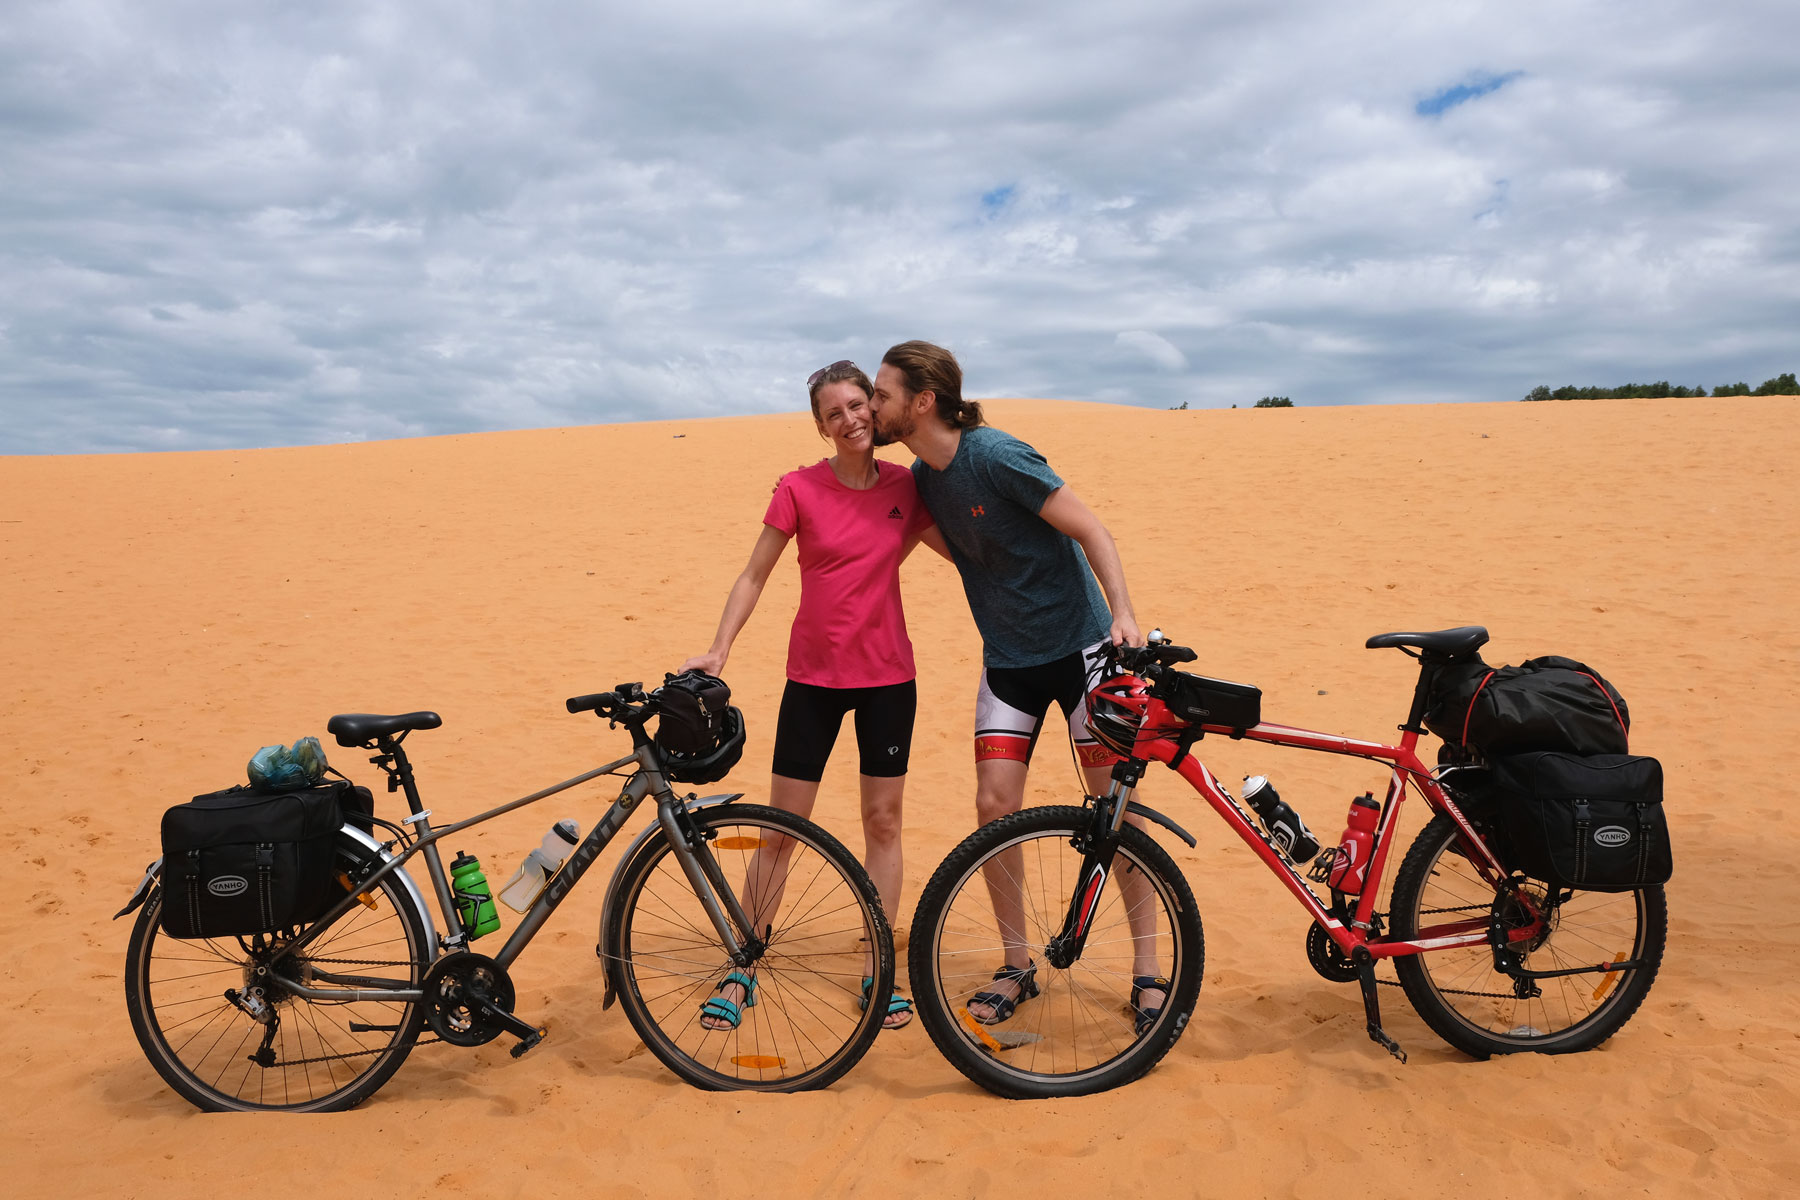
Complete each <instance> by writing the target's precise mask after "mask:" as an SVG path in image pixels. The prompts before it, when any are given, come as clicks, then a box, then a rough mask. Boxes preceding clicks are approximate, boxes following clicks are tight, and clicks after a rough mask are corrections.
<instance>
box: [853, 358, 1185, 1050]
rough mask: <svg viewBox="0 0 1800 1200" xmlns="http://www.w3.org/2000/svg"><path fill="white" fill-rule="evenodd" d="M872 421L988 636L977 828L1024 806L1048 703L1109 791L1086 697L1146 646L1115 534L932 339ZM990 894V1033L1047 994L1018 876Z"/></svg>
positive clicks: (906, 362) (1149, 1001) (884, 394)
mask: <svg viewBox="0 0 1800 1200" xmlns="http://www.w3.org/2000/svg"><path fill="white" fill-rule="evenodd" d="M871 412H872V413H873V415H874V419H875V444H876V445H878V446H882V445H891V444H892V443H894V442H903V443H905V445H906V447H907V448H908V449H909V450H911V451H912V452H913V453H914V454H916V455H918V460H917V461H916V462H914V463H913V468H912V469H913V479H914V480H915V482H916V483H917V484H918V488H919V498H920V499H922V500H923V501H924V502H925V507H926V508H927V509H929V510H930V512H931V516H932V519H933V520H934V521H936V522H937V527H938V529H939V531H940V532H941V533H942V534H943V537H944V541H945V542H946V543H947V544H948V546H949V549H950V561H951V562H953V563H954V564H955V565H956V569H957V573H958V574H960V575H961V576H962V584H963V593H964V594H965V595H966V596H967V597H968V600H969V611H970V613H971V614H972V615H973V616H974V618H975V627H976V629H978V630H979V631H980V632H981V643H982V668H983V669H982V672H981V684H980V687H979V688H978V690H977V692H976V701H975V813H976V817H977V819H978V822H979V823H980V824H983V825H985V824H987V823H988V822H989V821H993V820H997V819H999V818H1000V817H1003V816H1006V815H1007V814H1008V813H1013V812H1017V811H1018V810H1019V807H1020V805H1022V804H1023V803H1024V799H1025V778H1026V771H1027V769H1028V767H1029V764H1030V762H1031V753H1032V750H1033V748H1034V747H1035V746H1036V744H1037V738H1038V734H1039V732H1040V731H1041V729H1042V727H1043V721H1044V716H1045V714H1046V713H1047V712H1048V710H1049V706H1050V704H1051V702H1052V701H1054V702H1055V703H1056V704H1057V706H1058V707H1060V708H1061V709H1062V711H1063V716H1064V717H1065V718H1066V719H1067V721H1068V723H1069V732H1070V734H1071V736H1072V737H1073V738H1074V741H1075V750H1076V755H1077V757H1078V759H1079V760H1080V762H1081V765H1082V768H1083V773H1084V774H1085V775H1086V776H1087V784H1088V789H1089V790H1090V791H1091V792H1094V793H1095V794H1099V793H1101V792H1104V791H1105V790H1106V789H1107V787H1108V786H1109V782H1110V778H1109V775H1110V769H1111V763H1112V762H1113V761H1114V760H1113V757H1112V755H1111V754H1109V753H1108V752H1107V751H1106V749H1105V748H1104V747H1102V746H1100V745H1099V744H1098V743H1096V742H1095V741H1094V740H1093V739H1092V738H1091V737H1089V736H1088V732H1087V714H1086V710H1085V708H1084V706H1083V703H1082V701H1083V699H1084V697H1085V696H1086V694H1087V691H1088V688H1089V687H1090V686H1091V682H1092V681H1091V677H1090V670H1091V659H1090V655H1091V652H1092V651H1093V650H1094V649H1095V648H1096V647H1097V646H1099V644H1100V643H1101V642H1102V641H1106V640H1110V641H1112V643H1113V644H1114V645H1117V644H1119V643H1121V642H1129V643H1130V644H1132V645H1134V646H1141V645H1143V642H1144V639H1143V637H1142V636H1141V635H1140V634H1139V632H1138V627H1137V618H1136V616H1135V615H1133V613H1132V611H1131V597H1130V595H1129V593H1128V592H1127V591H1126V588H1125V569H1124V567H1123V566H1122V565H1121V564H1120V562H1119V552H1118V548H1117V547H1116V546H1115V545H1114V544H1113V539H1112V535H1111V534H1110V533H1108V532H1107V531H1106V526H1105V525H1103V524H1101V522H1100V519H1099V518H1098V517H1096V516H1095V515H1094V514H1093V512H1092V510H1090V509H1089V508H1088V506H1087V505H1085V504H1083V503H1082V502H1081V500H1080V498H1078V497H1077V496H1076V495H1075V493H1074V492H1073V491H1072V490H1071V489H1070V488H1069V487H1068V486H1067V485H1066V484H1065V483H1064V482H1063V480H1062V478H1061V477H1060V476H1059V475H1057V473H1056V472H1055V471H1053V470H1051V469H1050V464H1049V463H1047V462H1045V461H1044V456H1043V455H1041V454H1039V453H1038V452H1037V451H1036V450H1034V449H1032V448H1031V447H1030V446H1028V445H1026V444H1025V443H1024V442H1022V441H1020V440H1019V439H1018V438H1015V437H1013V436H1011V435H1010V434H1006V433H1002V432H1000V431H999V430H998V429H994V428H991V427H990V426H988V425H986V424H985V423H984V421H983V419H982V415H981V406H980V405H979V404H976V403H973V402H971V401H966V400H964V399H963V398H962V368H961V367H960V366H959V365H958V364H957V361H956V358H955V356H953V355H952V354H951V353H950V352H949V351H948V350H945V349H943V348H942V347H940V346H934V345H932V344H931V343H929V342H902V343H901V344H900V345H898V346H895V347H894V348H893V349H891V350H889V351H888V352H887V354H886V355H884V356H883V357H882V360H881V369H880V370H879V371H878V372H876V375H875V395H874V397H873V399H872V402H871ZM1096 576H1098V578H1097V579H1096ZM1103 591H1104V595H1102V592H1103ZM1109 604H1110V611H1109V607H1108V606H1109ZM988 888H989V892H990V895H991V897H992V899H993V901H994V911H995V915H996V918H997V919H998V923H999V925H1000V934H1001V940H1002V941H1003V942H1004V943H1005V945H1006V963H1005V965H1003V966H1002V967H1001V968H1000V969H999V970H998V971H996V972H994V981H993V985H992V987H991V989H990V990H988V991H984V992H979V993H977V994H976V995H974V996H972V997H970V999H969V1004H968V1008H969V1012H970V1015H971V1016H973V1017H974V1018H975V1019H976V1020H978V1021H981V1022H982V1023H983V1024H997V1023H998V1022H1001V1021H1004V1020H1006V1019H1007V1018H1009V1017H1011V1016H1012V1014H1013V1011H1014V1010H1015V1009H1016V1008H1017V1007H1018V1005H1019V1004H1020V1003H1022V1002H1023V1001H1025V1000H1028V999H1030V998H1031V997H1033V996H1035V995H1037V994H1038V987H1037V982H1036V970H1037V968H1036V966H1035V964H1033V963H1032V962H1031V960H1030V957H1029V947H1028V946H1027V944H1026V938H1025V936H1024V934H1023V930H1022V924H1023V910H1022V907H1021V905H1020V900H1019V895H1018V882H1017V880H1010V881H1009V880H1006V879H1005V878H1004V877H1003V876H998V877H997V876H996V875H994V874H990V875H989V878H988ZM1139 908H1143V909H1145V911H1146V912H1147V911H1148V906H1141V905H1134V906H1133V912H1134V913H1135V912H1136V911H1137V909H1139ZM1135 925H1136V922H1135V921H1134V930H1135ZM1140 941H1143V942H1146V943H1147V942H1151V941H1153V939H1151V938H1148V937H1146V938H1143V939H1140ZM1134 970H1135V971H1136V973H1137V975H1138V976H1140V978H1139V980H1137V981H1136V982H1138V983H1141V984H1146V985H1156V984H1161V985H1162V986H1144V987H1141V988H1138V989H1137V991H1138V993H1139V997H1140V998H1139V1001H1138V1007H1139V1012H1140V1013H1141V1014H1142V1013H1148V1014H1151V1015H1152V1016H1153V1015H1154V1014H1155V1013H1156V1012H1159V1011H1161V1007H1162V1002H1163V994H1164V991H1165V989H1166V981H1164V980H1160V979H1158V978H1156V976H1157V974H1158V972H1157V970H1156V964H1155V958H1154V952H1153V949H1152V950H1149V951H1145V952H1144V953H1141V954H1140V955H1139V960H1138V962H1137V964H1136V967H1135V968H1134Z"/></svg>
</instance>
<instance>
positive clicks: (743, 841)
mask: <svg viewBox="0 0 1800 1200" xmlns="http://www.w3.org/2000/svg"><path fill="white" fill-rule="evenodd" d="M762 844H763V840H762V839H761V838H758V837H722V838H717V839H715V840H714V841H713V849H715V850H761V849H762Z"/></svg>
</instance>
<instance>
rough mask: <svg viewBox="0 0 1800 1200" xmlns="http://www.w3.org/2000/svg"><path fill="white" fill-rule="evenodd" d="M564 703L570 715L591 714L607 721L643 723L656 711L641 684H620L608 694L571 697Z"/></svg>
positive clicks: (593, 693) (594, 693)
mask: <svg viewBox="0 0 1800 1200" xmlns="http://www.w3.org/2000/svg"><path fill="white" fill-rule="evenodd" d="M564 703H565V705H566V706H567V707H568V710H569V711H570V712H572V713H583V712H591V713H593V714H595V715H596V716H601V717H605V718H606V719H607V720H609V721H632V722H636V721H643V720H647V719H649V717H650V716H651V715H652V714H654V713H655V711H656V708H655V706H654V705H653V704H652V703H651V702H650V698H649V697H648V696H646V695H645V694H644V685H643V684H642V683H621V684H618V685H616V686H615V687H614V688H613V690H612V691H610V692H591V693H589V694H588V695H586V696H571V697H569V699H568V700H566V701H565V702H564Z"/></svg>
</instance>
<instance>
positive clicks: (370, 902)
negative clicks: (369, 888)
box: [338, 871, 375, 908]
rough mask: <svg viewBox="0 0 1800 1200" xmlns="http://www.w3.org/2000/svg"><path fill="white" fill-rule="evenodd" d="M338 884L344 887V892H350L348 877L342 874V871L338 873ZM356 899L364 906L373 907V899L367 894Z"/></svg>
mask: <svg viewBox="0 0 1800 1200" xmlns="http://www.w3.org/2000/svg"><path fill="white" fill-rule="evenodd" d="M338 882H339V883H341V884H343V885H344V890H345V891H346V892H347V891H349V890H350V877H349V876H348V875H346V874H344V873H343V872H342V871H339V872H338ZM357 899H358V900H361V901H362V902H363V903H364V904H366V905H368V906H369V907H370V908H374V907H375V897H374V896H372V895H370V894H369V893H368V892H363V893H362V894H361V895H359V896H357Z"/></svg>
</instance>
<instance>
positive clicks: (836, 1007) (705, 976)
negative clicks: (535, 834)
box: [601, 804, 894, 1092]
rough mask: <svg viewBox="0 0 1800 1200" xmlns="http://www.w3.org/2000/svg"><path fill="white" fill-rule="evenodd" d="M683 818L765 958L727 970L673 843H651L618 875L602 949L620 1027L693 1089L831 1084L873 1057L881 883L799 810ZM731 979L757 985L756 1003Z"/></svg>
mask: <svg viewBox="0 0 1800 1200" xmlns="http://www.w3.org/2000/svg"><path fill="white" fill-rule="evenodd" d="M686 819H687V820H690V821H692V823H693V825H694V826H695V827H696V828H697V830H698V832H699V834H700V841H701V844H702V846H703V847H704V851H705V852H706V853H709V854H710V855H711V856H712V858H713V861H714V862H715V863H716V864H717V865H718V868H719V872H720V874H721V876H722V878H723V879H724V882H725V886H726V887H728V888H730V889H731V890H732V891H733V892H734V893H735V894H736V896H737V898H738V901H739V903H740V904H741V905H742V906H743V909H744V912H745V913H746V914H747V915H749V917H750V918H751V921H752V923H753V924H754V926H755V928H756V930H757V934H758V936H759V937H760V938H761V940H762V941H763V943H764V945H765V950H764V953H763V956H762V957H761V958H760V959H759V960H758V961H756V962H755V963H753V964H751V965H750V966H748V967H744V968H736V967H734V966H733V964H732V962H731V959H730V958H729V956H728V955H727V954H726V951H725V948H724V946H722V945H721V944H720V942H719V936H718V933H717V932H716V930H715V929H714V928H713V923H712V919H711V918H710V917H709V916H708V915H707V913H706V910H705V909H704V908H703V907H702V905H701V903H700V900H699V898H698V897H697V896H695V894H694V888H693V885H692V884H690V883H689V882H688V878H687V875H686V874H685V873H684V872H683V870H682V867H681V862H680V860H679V859H677V858H676V857H675V855H674V853H673V852H672V851H671V849H670V846H669V843H668V840H667V839H666V838H664V837H661V836H657V837H653V838H651V839H650V840H649V841H647V842H645V843H644V845H643V847H642V848H641V849H640V850H638V852H637V853H636V854H635V855H634V856H633V857H632V859H631V861H629V862H627V863H626V864H625V865H624V866H623V867H622V868H621V871H622V874H621V876H620V879H621V886H620V888H619V891H618V894H617V896H616V898H615V900H614V902H613V907H612V909H611V911H609V912H608V913H607V914H606V920H605V926H604V931H603V934H602V939H601V953H602V954H603V955H605V956H606V959H607V964H608V969H609V970H610V971H611V972H612V973H613V978H614V983H615V985H616V986H617V988H618V992H619V998H620V1000H621V1002H622V1003H623V1004H624V1006H625V1015H626V1017H627V1018H629V1019H630V1021H631V1025H632V1028H633V1029H636V1030H637V1032H638V1036H639V1037H641V1038H643V1039H644V1045H645V1046H647V1047H648V1048H649V1049H650V1052H651V1053H652V1054H654V1055H656V1057H657V1058H659V1059H660V1060H662V1063H663V1065H664V1066H666V1067H668V1068H669V1069H670V1070H671V1071H673V1072H675V1074H677V1075H679V1076H680V1077H681V1078H682V1079H684V1080H686V1081H687V1082H688V1083H691V1084H693V1085H694V1086H695V1087H700V1088H706V1089H708V1090H712V1091H726V1090H745V1091H769V1092H798V1091H806V1090H809V1089H812V1088H821V1087H825V1086H826V1085H827V1084H830V1083H832V1082H833V1081H834V1080H836V1079H838V1078H839V1077H840V1076H842V1075H843V1074H844V1072H846V1071H848V1070H849V1069H850V1068H851V1067H853V1066H855V1065H856V1063H857V1062H858V1061H859V1060H860V1059H861V1058H862V1056H863V1055H864V1054H865V1053H867V1051H868V1049H869V1046H870V1045H871V1044H872V1043H873V1042H874V1040H875V1035H876V1034H878V1033H880V1032H881V1025H882V1021H883V1019H884V1018H885V1016H886V1014H887V1008H888V1005H887V1000H888V996H889V995H890V994H891V992H892V990H893V986H894V940H893V935H892V933H890V932H889V930H888V922H887V917H886V916H885V915H884V914H883V913H882V910H881V899H880V897H879V896H878V895H877V894H876V892H875V885H874V884H873V883H871V882H870V881H869V876H868V873H867V872H865V871H864V870H863V868H862V864H860V863H858V862H857V861H856V859H855V857H854V856H853V855H851V853H850V852H849V851H848V850H846V849H844V847H843V845H842V844H840V843H839V842H838V840H837V839H836V838H834V837H832V836H831V835H830V834H829V833H826V832H825V831H824V830H823V829H820V828H819V827H818V826H817V825H814V824H813V823H812V822H811V821H808V820H806V819H804V818H802V817H798V816H795V815H794V814H793V813H790V812H785V811H783V810H781V809H778V808H766V807H764V806H762V805H759V804H727V805H723V806H720V807H718V808H709V809H701V810H699V811H696V812H692V813H690V814H688V817H687V818H686ZM728 975H735V976H737V977H738V978H741V979H744V980H747V981H749V983H750V989H749V991H748V995H746V994H745V993H746V989H745V987H744V985H742V984H738V983H733V984H731V985H729V986H726V985H725V979H726V976H728ZM871 998H873V1002H872V1003H871V1002H870V999H871ZM747 1000H748V1001H751V1002H749V1003H746V1001H747Z"/></svg>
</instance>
